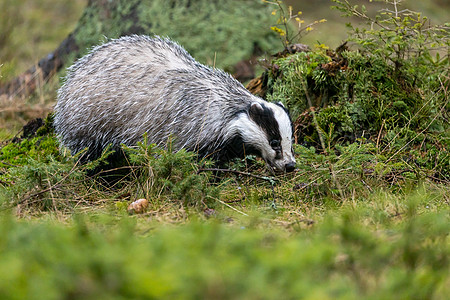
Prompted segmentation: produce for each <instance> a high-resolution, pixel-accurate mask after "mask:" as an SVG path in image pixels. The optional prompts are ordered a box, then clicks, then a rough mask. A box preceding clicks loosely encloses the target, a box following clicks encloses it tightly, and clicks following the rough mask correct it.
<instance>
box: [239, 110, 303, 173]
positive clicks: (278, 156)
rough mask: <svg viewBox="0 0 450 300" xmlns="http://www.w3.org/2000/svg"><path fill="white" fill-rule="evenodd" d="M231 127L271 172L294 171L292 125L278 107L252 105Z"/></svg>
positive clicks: (284, 112) (283, 111) (285, 111)
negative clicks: (235, 129)
mask: <svg viewBox="0 0 450 300" xmlns="http://www.w3.org/2000/svg"><path fill="white" fill-rule="evenodd" d="M235 126H238V127H239V128H238V132H239V135H240V136H241V137H242V140H243V142H244V144H245V145H247V146H251V148H253V149H255V150H256V152H258V153H259V154H260V155H261V157H262V158H263V159H264V160H265V161H266V162H267V163H268V164H269V165H270V166H271V167H272V168H273V169H274V170H275V171H281V172H291V171H293V170H294V169H295V158H294V154H293V149H292V139H293V132H292V122H291V119H290V118H289V115H288V113H287V110H286V109H285V108H284V107H283V105H282V104H281V103H277V104H275V103H269V102H263V101H260V102H259V101H258V102H256V101H255V102H253V103H252V104H251V105H250V107H249V108H248V111H247V113H246V114H241V115H240V116H239V118H238V120H237V122H236V123H235Z"/></svg>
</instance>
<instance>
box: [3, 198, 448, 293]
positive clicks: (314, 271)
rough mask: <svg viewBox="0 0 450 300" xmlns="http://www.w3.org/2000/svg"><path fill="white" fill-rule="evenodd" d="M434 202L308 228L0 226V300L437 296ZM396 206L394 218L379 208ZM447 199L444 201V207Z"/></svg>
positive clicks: (140, 221) (140, 223)
mask: <svg viewBox="0 0 450 300" xmlns="http://www.w3.org/2000/svg"><path fill="white" fill-rule="evenodd" d="M442 197H443V195H442V194H441V195H439V194H433V195H432V194H430V193H429V191H425V190H422V191H417V192H413V193H411V194H408V195H406V196H405V197H395V196H392V195H389V194H386V193H380V194H379V195H377V196H374V197H373V198H372V199H370V200H368V201H367V202H356V203H349V202H346V203H344V204H342V205H341V207H339V208H338V209H330V208H327V209H325V210H324V211H323V213H322V214H321V217H320V219H317V220H316V221H315V222H314V224H311V225H308V227H307V228H304V227H300V226H298V227H297V226H295V225H294V226H291V227H290V228H289V229H284V228H282V227H280V226H279V225H277V223H276V222H275V219H276V217H275V215H274V214H261V213H257V214H256V215H253V216H249V217H244V216H236V215H235V213H234V212H233V211H231V210H226V209H225V210H222V209H219V210H218V214H220V215H223V216H227V218H228V219H229V221H228V224H227V223H223V222H220V221H218V220H217V219H216V218H213V219H210V220H199V219H198V216H197V217H196V214H190V216H189V221H188V222H184V223H183V224H179V225H175V226H174V225H169V224H161V223H159V222H157V221H154V220H152V218H151V217H150V216H137V217H128V216H126V215H124V214H123V213H120V212H119V213H115V214H110V213H109V214H105V213H96V214H92V213H91V214H87V215H86V214H83V215H79V214H76V215H74V216H73V217H72V218H71V219H70V220H68V221H66V224H61V223H60V221H56V220H54V219H53V217H50V219H48V218H42V217H41V218H40V219H39V220H19V221H18V220H16V219H15V218H13V217H11V216H10V215H8V214H6V215H5V214H4V215H3V216H2V221H1V223H0V228H1V229H0V266H1V268H0V270H1V271H0V278H1V280H0V296H1V297H2V299H24V298H26V299H61V298H77V299H78V298H82V299H96V298H98V297H101V298H102V299H125V298H127V299H130V298H133V299H134V298H139V299H142V298H164V299H167V298H168V299H173V298H183V299H199V298H202V299H236V298H241V299H242V298H245V299H361V298H364V299H445V298H446V295H448V293H449V292H450V291H449V284H448V283H449V277H448V268H449V261H448V260H449V259H448V254H449V251H450V249H449V243H448V242H449V241H448V232H449V230H450V226H449V224H450V223H449V218H448V212H449V210H448V207H447V209H443V210H437V209H436V208H435V205H434V204H433V203H434V202H436V200H438V198H441V199H442ZM392 200H394V201H395V202H397V205H398V206H397V208H396V209H397V211H396V212H395V213H394V211H393V212H392V213H390V212H389V210H386V206H389V205H391V204H392ZM447 201H448V199H447Z"/></svg>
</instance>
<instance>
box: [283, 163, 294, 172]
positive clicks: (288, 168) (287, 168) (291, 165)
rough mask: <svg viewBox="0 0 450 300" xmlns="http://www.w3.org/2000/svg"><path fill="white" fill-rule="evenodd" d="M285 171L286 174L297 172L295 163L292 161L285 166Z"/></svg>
mask: <svg viewBox="0 0 450 300" xmlns="http://www.w3.org/2000/svg"><path fill="white" fill-rule="evenodd" d="M284 170H285V171H286V172H292V171H294V170H295V161H290V162H288V163H287V164H285V165H284Z"/></svg>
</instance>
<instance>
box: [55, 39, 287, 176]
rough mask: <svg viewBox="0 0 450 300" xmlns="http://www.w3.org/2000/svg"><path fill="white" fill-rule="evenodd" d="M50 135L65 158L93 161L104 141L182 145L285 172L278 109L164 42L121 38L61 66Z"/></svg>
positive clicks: (283, 116)
mask: <svg viewBox="0 0 450 300" xmlns="http://www.w3.org/2000/svg"><path fill="white" fill-rule="evenodd" d="M54 125H55V129H56V133H57V134H58V136H59V139H60V141H61V142H62V144H63V145H65V146H67V147H68V148H69V149H70V150H71V152H72V154H76V153H78V152H79V151H81V150H83V149H85V148H88V152H87V154H86V155H87V159H95V158H97V157H98V156H99V155H100V154H101V152H102V150H103V149H104V148H105V147H106V146H107V145H109V144H112V145H113V147H115V148H118V147H119V146H120V144H125V145H130V146H131V145H135V144H136V143H137V142H138V141H139V140H141V139H142V137H143V135H144V133H147V136H148V140H149V142H151V143H155V144H158V145H164V144H165V143H167V141H168V140H169V138H170V137H172V136H173V138H174V140H173V142H172V146H173V149H174V150H178V149H181V148H186V149H187V150H190V151H195V152H198V153H199V155H200V156H201V157H211V158H213V159H215V160H218V161H226V160H229V159H231V158H235V157H244V155H248V154H255V155H259V156H260V157H262V158H263V159H264V160H265V161H266V162H267V163H268V164H269V165H270V166H271V167H272V168H273V169H275V170H277V171H292V170H294V168H295V158H294V155H293V151H292V123H291V120H290V118H289V115H288V113H287V111H286V109H285V108H284V107H283V106H282V105H281V104H274V103H269V102H267V101H264V100H263V99H260V98H258V97H256V96H253V95H252V94H251V93H250V92H248V91H247V90H246V89H245V88H244V87H243V86H242V85H241V84H240V83H239V82H238V81H237V80H235V79H234V78H232V77H231V76H230V75H229V74H227V73H225V72H223V71H221V70H218V69H214V68H210V67H206V66H204V65H202V64H200V63H198V62H196V61H195V60H194V59H193V58H192V56H190V55H189V54H188V53H187V52H186V50H184V49H183V48H182V47H181V46H179V45H178V44H177V43H175V42H173V41H171V40H169V39H167V38H160V37H154V38H150V37H147V36H137V35H133V36H127V37H122V38H119V39H116V40H112V41H110V42H108V43H106V44H104V45H101V46H98V47H96V48H94V49H93V50H92V51H91V52H90V53H89V54H87V55H86V56H84V57H83V58H81V59H80V60H78V61H77V62H76V63H75V64H74V65H73V66H72V67H70V68H69V69H68V74H67V77H66V80H65V83H64V85H63V86H62V87H61V88H60V89H59V91H58V102H57V104H56V107H55V121H54Z"/></svg>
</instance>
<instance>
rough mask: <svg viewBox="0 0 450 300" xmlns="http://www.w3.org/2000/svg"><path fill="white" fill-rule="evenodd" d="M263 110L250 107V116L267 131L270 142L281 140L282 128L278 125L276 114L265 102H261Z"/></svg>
mask: <svg viewBox="0 0 450 300" xmlns="http://www.w3.org/2000/svg"><path fill="white" fill-rule="evenodd" d="M260 104H261V107H262V110H260V109H252V108H251V107H250V108H249V110H248V111H249V116H250V118H251V119H252V120H253V121H254V122H255V123H256V124H258V126H259V127H261V129H262V130H263V131H264V132H266V133H267V137H268V139H269V142H270V141H272V140H279V141H281V134H280V128H279V126H278V122H277V120H276V119H275V115H274V113H273V110H272V109H270V108H269V107H267V106H265V105H264V104H262V103H260Z"/></svg>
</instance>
